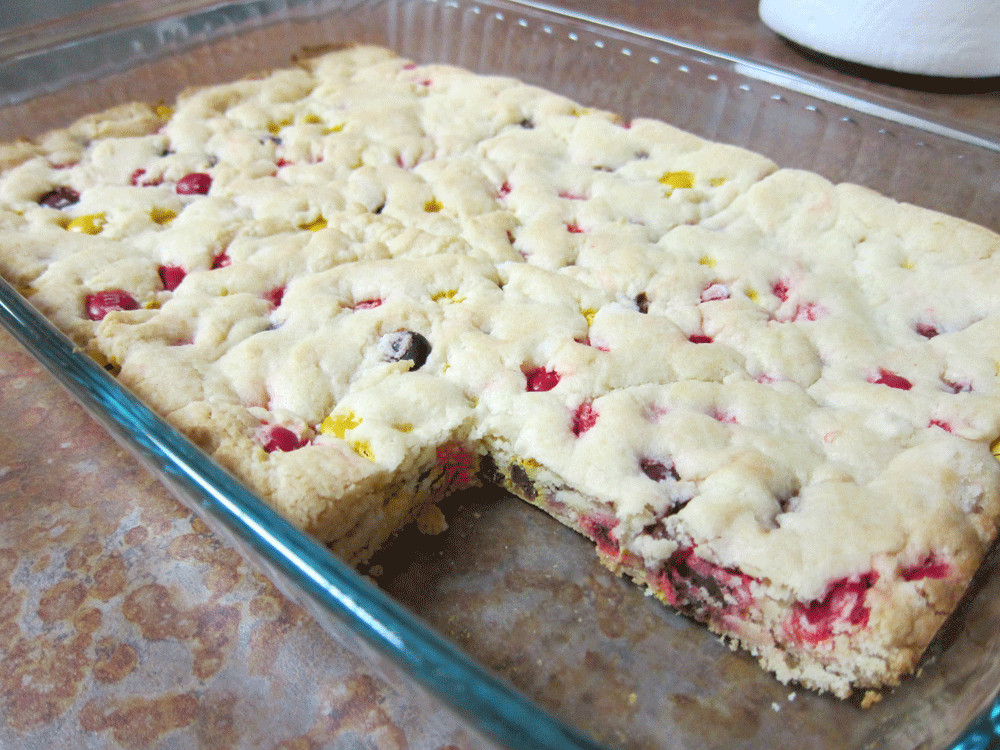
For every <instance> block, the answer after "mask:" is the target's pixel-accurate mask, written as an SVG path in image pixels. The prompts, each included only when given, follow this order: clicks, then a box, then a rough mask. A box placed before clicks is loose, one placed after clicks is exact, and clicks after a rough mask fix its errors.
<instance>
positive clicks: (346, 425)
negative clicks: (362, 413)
mask: <svg viewBox="0 0 1000 750" xmlns="http://www.w3.org/2000/svg"><path fill="white" fill-rule="evenodd" d="M362 421H363V420H362V419H361V418H360V417H357V416H355V414H354V412H353V411H349V412H347V413H346V414H331V415H330V416H328V417H327V418H326V419H324V420H323V422H322V424H320V426H319V431H320V432H322V433H323V434H324V435H333V436H334V437H338V438H340V439H341V440H343V439H344V435H345V434H347V431H348V430H353V429H354V428H355V427H357V426H358V425H359V424H361V422H362Z"/></svg>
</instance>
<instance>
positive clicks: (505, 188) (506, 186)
mask: <svg viewBox="0 0 1000 750" xmlns="http://www.w3.org/2000/svg"><path fill="white" fill-rule="evenodd" d="M508 195H510V183H509V182H507V181H506V180H504V183H503V185H501V186H500V189H499V190H497V197H498V198H506V197H507V196H508Z"/></svg>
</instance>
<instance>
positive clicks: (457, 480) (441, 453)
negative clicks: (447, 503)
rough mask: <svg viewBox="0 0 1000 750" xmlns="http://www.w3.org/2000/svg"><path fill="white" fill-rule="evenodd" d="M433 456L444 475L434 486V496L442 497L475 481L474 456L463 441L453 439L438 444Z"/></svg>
mask: <svg viewBox="0 0 1000 750" xmlns="http://www.w3.org/2000/svg"><path fill="white" fill-rule="evenodd" d="M435 456H436V458H437V465H438V466H439V467H441V470H442V472H443V474H442V476H443V477H444V481H443V482H441V483H440V485H439V486H438V487H436V488H435V495H436V496H437V495H440V497H444V496H445V495H448V494H450V493H452V492H454V491H455V490H460V489H463V488H465V487H469V486H471V485H472V484H473V483H474V482H475V479H476V457H475V454H474V453H473V452H472V451H471V450H469V448H468V447H467V446H466V445H464V444H463V443H461V442H459V441H457V440H455V441H452V442H450V443H445V444H444V445H439V446H438V447H437V449H436V451H435Z"/></svg>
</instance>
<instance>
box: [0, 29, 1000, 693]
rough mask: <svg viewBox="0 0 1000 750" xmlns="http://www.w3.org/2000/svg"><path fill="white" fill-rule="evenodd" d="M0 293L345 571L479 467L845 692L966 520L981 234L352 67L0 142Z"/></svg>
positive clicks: (774, 656)
mask: <svg viewBox="0 0 1000 750" xmlns="http://www.w3.org/2000/svg"><path fill="white" fill-rule="evenodd" d="M0 164H3V165H4V171H3V172H2V173H0V270H2V272H3V274H4V276H5V277H6V278H7V279H9V280H10V281H11V282H12V283H13V284H15V285H16V286H18V288H19V289H21V290H22V291H23V292H24V293H25V294H26V295H28V296H30V298H31V300H32V301H33V303H34V304H36V305H37V306H38V307H39V308H40V309H41V310H42V311H43V312H45V313H46V314H47V315H49V316H51V317H52V319H53V320H54V321H55V322H56V323H57V325H59V326H60V327H61V328H62V329H63V330H65V331H66V332H67V333H68V334H69V335H70V336H71V337H72V338H74V340H75V341H76V342H77V343H78V344H79V345H81V346H83V347H85V348H86V349H87V350H88V351H90V352H92V354H93V355H94V356H95V357H96V358H98V359H99V361H101V362H102V363H107V367H108V369H109V370H111V371H113V372H114V374H115V375H116V377H118V379H119V380H120V382H121V383H122V384H124V385H125V386H127V387H129V388H130V389H132V390H134V391H135V392H137V393H138V394H140V395H141V396H142V397H143V398H145V399H146V400H147V401H148V402H149V403H150V404H151V405H152V406H153V407H154V408H155V409H157V410H158V411H159V412H160V413H162V414H164V415H165V416H166V417H167V418H168V419H169V420H170V421H171V422H172V423H173V424H175V425H176V426H177V427H179V428H180V429H181V430H182V431H184V432H185V433H186V434H188V435H189V436H191V437H192V438H193V439H194V440H195V441H196V442H197V443H198V444H199V445H201V446H202V447H203V448H204V449H205V450H206V451H207V452H208V453H210V454H211V455H212V456H213V457H214V458H216V459H217V460H218V461H219V462H220V463H221V464H223V465H224V466H226V467H227V468H229V469H231V470H232V471H233V472H235V473H236V474H237V475H238V476H240V477H241V478H242V479H243V480H245V481H246V482H247V483H248V484H249V485H250V486H251V487H252V488H253V489H254V490H255V491H257V492H259V493H260V494H261V496H262V497H264V498H265V499H266V500H267V501H268V502H270V503H271V504H272V505H274V507H276V508H277V509H279V510H280V511H281V512H283V513H284V514H285V515H287V516H288V517H289V518H290V519H291V520H293V521H294V522H295V523H296V524H298V525H299V526H301V527H302V528H304V529H306V530H307V531H309V532H310V533H312V534H315V535H317V536H318V537H319V538H321V539H323V540H324V541H326V542H328V543H329V544H330V545H331V547H332V548H333V549H334V550H335V551H336V552H337V553H338V554H341V555H343V556H344V557H346V558H348V559H350V560H353V561H363V560H366V559H367V558H368V557H369V556H370V555H371V554H372V553H373V552H375V551H376V550H377V549H378V548H379V547H380V546H381V545H383V544H384V543H385V542H386V541H387V540H388V539H389V538H390V537H391V536H392V535H394V534H395V533H396V532H397V531H398V530H399V529H400V527H401V526H403V525H404V524H406V523H408V522H409V521H412V520H414V519H421V520H422V522H423V523H424V525H425V526H428V527H435V526H438V527H439V526H440V523H439V519H438V518H437V517H436V516H434V512H433V511H431V510H428V508H433V505H434V503H436V502H437V501H439V500H440V499H442V498H443V497H444V496H445V495H447V494H448V493H450V492H451V491H453V490H456V489H460V488H462V487H466V486H471V485H474V484H476V483H477V482H478V481H480V479H479V478H480V477H485V478H486V479H489V480H493V481H499V482H501V483H502V484H504V485H505V486H507V487H508V488H509V489H511V490H512V491H513V492H515V493H516V494H519V495H520V496H522V497H524V498H525V499H527V500H529V501H531V502H533V503H535V504H537V505H539V506H540V507H542V508H544V509H545V510H547V511H548V512H550V513H552V515H554V516H555V517H557V518H559V519H560V520H562V521H563V522H564V523H567V524H568V525H570V526H571V527H573V528H576V529H577V530H578V531H580V532H581V533H583V534H585V535H587V536H589V537H590V538H591V539H593V540H594V542H595V543H596V545H597V548H598V550H599V552H600V554H601V556H602V559H603V560H604V561H605V563H607V564H608V565H609V566H611V567H612V568H613V569H615V570H620V571H622V572H624V573H627V574H629V575H631V576H633V577H634V578H636V579H637V580H638V581H639V582H640V583H642V584H643V585H645V586H646V587H647V588H648V589H649V590H650V592H651V593H653V594H655V595H656V596H658V597H659V598H661V599H663V600H664V601H665V602H667V603H669V604H671V605H674V606H676V607H678V608H679V609H681V610H682V611H685V612H687V613H689V614H691V615H693V616H694V617H696V618H698V619H700V620H702V621H704V622H706V623H708V625H709V626H710V627H712V628H713V629H714V630H716V631H717V632H720V633H722V634H723V635H726V636H727V637H729V638H731V639H733V640H734V641H735V642H738V643H740V644H741V645H743V646H744V647H746V648H747V649H749V650H750V651H752V652H753V653H754V654H756V655H757V656H758V657H759V658H760V659H761V661H762V662H763V663H764V664H765V666H766V667H767V668H769V669H771V670H772V671H774V672H775V673H776V674H777V676H778V677H779V678H780V679H782V680H799V681H801V682H803V683H804V684H806V685H808V686H810V687H814V688H819V689H825V690H830V691H832V692H834V693H836V694H838V695H842V696H844V695H847V694H849V693H850V692H851V690H852V689H855V688H878V687H881V686H884V685H892V684H894V683H896V682H897V681H898V680H899V679H900V677H901V676H903V675H905V674H906V673H908V672H909V671H911V670H912V669H913V668H914V666H915V665H916V664H917V661H918V659H919V657H920V655H921V654H922V653H923V651H924V649H925V648H926V647H927V645H928V643H929V641H930V639H931V638H932V636H933V634H934V633H935V632H936V631H937V629H938V628H939V627H940V625H941V623H942V622H943V620H944V618H945V617H946V616H947V614H948V613H949V612H951V610H952V609H953V608H954V607H955V605H956V603H957V601H958V599H959V597H960V596H961V595H962V593H963V591H964V590H965V587H966V586H967V584H968V581H969V579H970V577H971V576H972V574H973V572H974V571H975V570H976V568H977V567H978V565H979V563H980V561H981V559H982V556H983V554H984V552H985V550H986V549H987V548H988V547H989V545H990V544H991V543H992V541H993V539H994V537H995V535H996V530H997V529H996V523H997V518H998V515H1000V507H998V498H1000V466H998V464H997V461H996V460H994V458H993V456H992V455H991V450H990V446H991V443H992V442H993V441H994V440H995V439H996V438H997V436H998V434H1000V394H998V385H1000V376H998V370H1000V364H998V363H1000V292H998V291H997V290H998V289H1000V259H998V258H997V255H998V251H1000V238H998V237H997V236H996V235H995V234H992V233H990V232H988V231H986V230H983V229H980V228H978V227H974V226H971V225H969V224H966V223H964V222H961V221H958V220H956V219H951V218H948V217H944V216H942V215H939V214H935V213H932V212H929V211H925V210H922V209H918V208H914V207H911V206H905V205H901V204H898V203H895V202H893V201H891V200H889V199H887V198H884V197H881V196H878V195H875V194H873V193H871V192H870V191H867V190H865V189H863V188H859V187H857V186H852V185H836V186H835V185H831V184H830V183H828V182H827V181H825V180H823V179H822V178H820V177H818V176H816V175H813V174H808V173H804V172H798V171H793V170H780V169H778V168H777V167H776V166H775V165H774V164H772V163H771V162H769V161H768V160H767V159H765V158H763V157H761V156H759V155H756V154H752V153H749V152H747V151H743V150H740V149H737V148H733V147H730V146H724V145H720V144H714V143H710V142H707V141H704V140H702V139H700V138H697V137H695V136H693V135H690V134H688V133H684V132H682V131H679V130H677V129H675V128H673V127H671V126H669V125H666V124H664V123H659V122H655V121H652V120H636V121H633V122H624V121H622V120H621V119H620V118H618V117H616V116H614V115H612V114H610V113H607V112H601V111H595V110H590V109H587V108H585V107H582V106H580V105H579V104H577V103H574V102H572V101H570V100H568V99H566V98H564V97H561V96H558V95H555V94H551V93H548V92H545V91H543V90H541V89H538V88H535V87H531V86H527V85H525V84H522V83H518V82H516V81H513V80H510V79H504V78H496V77H485V76H474V75H472V74H470V73H467V72H464V71H461V70H458V69H455V68H451V67H446V66H439V65H429V66H416V65H413V64H411V63H408V62H407V61H405V60H401V59H399V58H397V57H395V56H393V55H392V54H391V53H389V52H387V51H385V50H381V49H376V48H368V47H361V48H356V49H352V50H348V51H342V52H337V53H332V54H329V55H326V56H324V57H321V58H319V59H317V60H313V61H308V62H306V63H304V64H302V65H300V66H299V67H297V68H294V69H289V70H284V71H277V72H275V73H273V74H270V75H268V76H263V77H260V78H256V79H253V80H245V81H239V82H234V83H232V84H227V85H223V86H216V87H212V88H207V89H201V90H195V91H190V92H187V93H186V94H185V95H183V96H182V97H181V99H180V100H179V101H178V103H177V104H176V106H175V107H174V108H172V109H169V110H168V109H166V108H163V107H157V108H154V107H147V106H143V105H131V106H127V107H121V108H119V109H118V110H115V111H114V112H113V113H108V114H107V115H105V116H94V117H90V118H87V119H86V120H83V121H81V122H79V123H77V124H75V125H73V126H71V127H69V128H67V129H65V130H62V131H58V132H54V133H51V134H49V135H47V136H45V137H43V138H41V139H39V140H38V141H37V142H34V143H19V144H13V145H9V146H5V147H2V148H0Z"/></svg>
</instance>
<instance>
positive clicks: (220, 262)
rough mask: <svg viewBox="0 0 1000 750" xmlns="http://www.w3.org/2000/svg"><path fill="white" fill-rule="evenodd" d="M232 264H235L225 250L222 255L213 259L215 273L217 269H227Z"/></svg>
mask: <svg viewBox="0 0 1000 750" xmlns="http://www.w3.org/2000/svg"><path fill="white" fill-rule="evenodd" d="M232 262H233V260H232V258H230V257H229V256H228V255H227V254H226V251H225V250H223V251H222V252H221V253H219V254H218V255H216V256H215V257H214V258H212V270H213V271H214V270H215V269H216V268H225V267H226V266H228V265H230V264H231V263H232Z"/></svg>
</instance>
